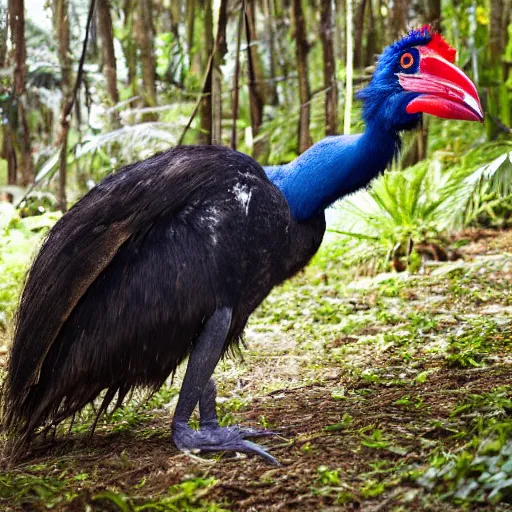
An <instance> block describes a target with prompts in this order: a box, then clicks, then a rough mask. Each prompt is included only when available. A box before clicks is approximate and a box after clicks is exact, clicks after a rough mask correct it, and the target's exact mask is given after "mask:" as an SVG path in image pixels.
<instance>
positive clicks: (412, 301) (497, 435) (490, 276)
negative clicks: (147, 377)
mask: <svg viewBox="0 0 512 512" xmlns="http://www.w3.org/2000/svg"><path fill="white" fill-rule="evenodd" d="M459 241H460V240H459ZM467 242H468V243H467V244H466V245H464V247H462V248H461V249H460V252H461V253H462V255H463V259H461V260H458V261H455V262H447V263H442V264H441V263H437V264H432V265H429V266H427V267H426V271H425V272H424V273H422V274H419V275H407V274H406V273H402V274H396V273H393V274H381V275H378V276H376V277H373V278H364V277H363V278H358V279H354V278H352V279H351V280H347V278H346V276H345V275H344V273H342V272H338V270H337V266H336V259H335V258H334V259H332V260H331V264H330V265H328V266H326V265H325V261H326V260H325V258H327V257H328V256H329V255H328V254H326V255H324V256H323V258H324V260H323V262H320V263H319V262H317V263H315V264H313V265H312V266H310V267H309V268H308V269H307V270H306V272H304V273H303V274H301V275H300V276H298V277H297V278H295V279H294V280H293V281H291V282H289V283H286V284H285V285H284V286H283V287H281V288H280V289H278V290H275V292H274V293H273V294H272V295H271V296H270V297H269V298H268V300H267V301H266V302H265V303H264V304H263V305H262V307H261V308H260V309H259V310H258V311H257V312H256V314H255V315H254V317H253V318H252V320H251V322H250V325H249V327H248V330H247V337H246V338H247V339H246V341H247V348H246V349H245V350H244V351H243V360H240V359H238V360H232V359H231V360H226V361H224V362H222V363H221V365H220V367H219V368H218V370H217V372H216V377H217V379H218V384H219V397H221V398H219V409H220V411H221V416H222V420H223V423H225V424H232V423H241V424H242V425H244V426H253V427H260V428H261V427H264V428H267V429H271V430H273V431H275V432H276V433H277V434H278V435H276V436H275V437H273V438H267V439H265V440H264V441H263V442H262V443H263V444H265V446H266V447H267V448H268V449H269V451H270V452H271V453H272V455H274V456H275V457H276V458H277V459H279V461H280V462H281V464H282V466H280V467H273V466H270V465H268V464H266V463H265V462H264V461H262V460H261V459H259V458H255V457H249V458H248V457H246V456H236V457H227V456H220V455H217V456H213V457H198V456H196V455H192V454H184V453H180V452H178V451H177V450H176V448H175V447H174V446H173V444H172V441H171V437H170V425H171V417H172V414H171V413H172V409H173V407H174V404H175V401H176V395H177V391H178V389H179V388H178V387H173V386H169V387H165V388H164V389H162V390H161V391H160V392H159V393H157V394H156V395H155V396H153V397H152V398H151V400H150V401H149V402H142V401H141V400H139V403H138V404H137V400H134V401H132V402H131V403H130V404H128V405H127V406H126V407H125V408H123V409H121V410H118V411H116V412H115V413H114V415H113V416H112V418H110V419H109V420H108V421H104V422H102V423H100V425H99V427H98V429H97V431H96V434H95V435H94V437H93V438H92V440H91V441H90V442H89V441H88V438H87V428H88V426H89V425H90V421H91V414H92V413H91V412H89V414H86V415H85V416H84V417H83V418H81V419H80V420H79V421H78V422H76V423H75V425H74V426H73V428H72V429H71V434H70V435H69V436H65V435H64V434H59V433H57V436H56V438H55V440H54V441H53V443H52V444H51V445H50V446H45V447H43V448H40V449H38V450H37V451H35V452H34V453H33V454H32V455H31V456H30V457H29V458H28V459H26V460H24V461H22V462H21V463H18V464H17V465H16V466H10V467H9V466H7V465H6V464H5V461H4V463H3V468H2V469H3V471H2V473H1V474H0V509H1V510H47V509H48V508H53V509H54V510H92V511H97V510H99V511H102V510H111V511H141V510H149V511H153V510H154V511H160V510H169V511H192V510H193V511H199V510H201V511H221V510H231V511H238V510H241V511H277V510H283V511H287V510H300V511H305V512H306V511H307V512H313V511H320V510H325V511H328V510H337V511H338V510H339V511H344V510H347V511H348V510H363V511H368V512H370V511H371V512H377V511H387V510H394V511H412V510H432V511H445V510H446V511H451V510H466V509H467V510H475V509H479V510H480V509H481V510H495V511H499V510H502V511H505V510H512V505H510V503H512V480H511V478H512V476H511V475H512V443H511V442H510V439H511V438H512V385H511V384H512V287H511V285H512V232H511V231H508V232H501V233H499V232H482V231H481V232H479V233H468V235H467ZM331 256H332V255H331ZM176 384H179V379H178V380H176V381H175V385H176Z"/></svg>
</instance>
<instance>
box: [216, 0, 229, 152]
mask: <svg viewBox="0 0 512 512" xmlns="http://www.w3.org/2000/svg"><path fill="white" fill-rule="evenodd" d="M227 11H228V0H222V1H221V4H220V8H219V22H218V23H217V37H216V40H215V57H214V59H213V69H212V73H213V76H212V118H213V119H212V143H213V144H222V72H221V69H220V67H221V66H222V65H223V64H224V57H225V55H226V53H227V51H228V47H227V43H226V28H227V24H228V12H227Z"/></svg>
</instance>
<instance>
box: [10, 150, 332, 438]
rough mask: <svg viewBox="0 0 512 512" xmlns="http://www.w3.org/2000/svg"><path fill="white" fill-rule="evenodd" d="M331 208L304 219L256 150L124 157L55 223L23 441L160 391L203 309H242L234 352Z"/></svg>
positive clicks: (35, 297) (30, 317) (304, 257)
mask: <svg viewBox="0 0 512 512" xmlns="http://www.w3.org/2000/svg"><path fill="white" fill-rule="evenodd" d="M324 230H325V220H324V216H323V214H322V215H320V216H317V217H315V218H314V219H312V220H310V221H307V222H303V223H300V224H299V223H296V222H294V221H293V220H292V219H291V216H290V211H289V208H288V205H287V203H286V200H285V198H284V196H283V195H282V194H281V192H280V191H279V190H278V189H277V188H276V187H275V186H274V185H273V184H272V183H271V182H270V181H269V180H268V178H267V176H266V175H265V172H264V171H263V169H262V168H261V166H260V165H259V164H258V163H256V162H255V161H254V160H253V159H252V158H250V157H248V156H246V155H243V154H241V153H238V152H235V151H231V150H229V149H227V148H222V147H214V146H185V147H179V148H176V149H173V150H171V151H168V152H166V153H163V154H160V155H157V156H155V157H153V158H150V159H148V160H145V161H143V162H139V163H136V164H133V165H130V166H128V167H125V168H123V169H122V170H121V171H119V172H118V173H116V174H114V175H112V176H109V177H108V178H106V179H105V180H103V181H102V182H101V183H100V184H99V185H98V186H97V187H95V188H94V189H93V190H91V191H90V192H89V193H88V194H87V195H86V196H84V197H83V198H82V199H81V200H80V201H79V202H78V203H77V204H76V205H75V206H74V207H73V208H71V210H70V211H69V212H68V213H67V214H66V215H64V216H63V217H62V219H61V220H60V221H59V222H58V223H57V224H56V225H55V226H54V228H53V229H52V230H51V231H50V233H49V235H48V237H47V239H46V241H45V242H44V244H43V246H42V248H41V251H40V253H39V254H38V256H37V257H36V259H35V261H34V263H33V266H32V268H31V270H30V272H29V274H28V278H27V282H26V285H25V288H24V290H23V294H22V298H21V302H20V306H19V311H18V314H17V318H16V328H15V335H14V343H13V347H12V352H11V358H10V362H9V367H8V376H7V380H6V384H5V388H4V403H3V406H4V424H5V426H6V428H7V430H8V431H9V432H10V434H11V436H12V438H16V439H17V441H16V445H17V446H18V447H19V446H21V445H22V444H24V443H26V442H28V441H29V440H30V439H31V437H32V436H33V434H34V433H35V432H36V431H37V430H38V429H39V428H40V427H42V426H44V425H49V424H57V423H59V422H61V421H62V420H64V419H65V418H67V417H69V416H72V415H73V414H75V413H76V412H77V411H79V410H80V409H82V408H83V407H84V406H85V405H86V404H87V403H88V402H90V401H92V400H94V399H95V398H96V397H97V396H98V395H99V394H100V393H101V392H102V391H104V390H107V392H106V398H105V400H104V403H102V406H101V408H100V411H99V414H100V413H101V412H103V411H104V410H105V409H106V408H107V407H108V405H109V403H110V401H112V400H113V398H114V397H115V395H116V393H117V395H118V402H117V406H119V405H120V403H121V402H122V400H123V399H124V397H125V396H126V395H127V393H128V392H129V391H130V390H133V389H134V388H136V387H138V386H142V387H146V388H149V389H153V390H154V389H157V388H158V387H160V386H161V385H162V384H163V382H164V381H165V380H166V378H167V377H168V376H169V375H170V374H171V373H173V372H174V370H175V369H176V367H177V366H178V365H179V363H180V362H182V361H183V360H184V359H185V358H186V357H187V355H188V354H189V353H190V351H191V348H192V347H193V345H194V342H195V341H196V339H197V337H198V336H199V334H200V332H201V330H202V327H203V326H204V324H205V322H206V320H207V319H208V318H209V317H210V316H211V315H212V314H213V312H214V311H215V310H216V309H217V308H220V307H224V306H229V307H231V308H233V312H234V313H233V321H232V325H231V331H230V334H229V337H228V341H227V343H226V346H225V350H227V349H228V348H229V346H230V345H232V344H233V343H236V342H237V341H238V340H239V339H240V337H241V336H242V333H243V329H244V327H245V324H246V322H247V319H248V317H249V315H250V314H251V313H252V311H254V309H255V308H256V307H257V306H258V305H259V304H260V303H261V301H262V300H263V299H264V298H265V297H266V296H267V294H268V293H269V292H270V290H271V289H272V288H273V287H274V286H275V285H276V284H278V283H280V282H282V281H283V280H285V279H286V278H288V277H290V276H291V275H293V274H294V273H296V272H297V271H298V270H300V269H301V268H302V267H303V266H304V265H305V264H306V263H307V262H308V261H309V259H310V258H311V257H312V256H313V254H314V253H315V252H316V250H317V249H318V246H319V245H320V243H321V240H322V237H323V234H324Z"/></svg>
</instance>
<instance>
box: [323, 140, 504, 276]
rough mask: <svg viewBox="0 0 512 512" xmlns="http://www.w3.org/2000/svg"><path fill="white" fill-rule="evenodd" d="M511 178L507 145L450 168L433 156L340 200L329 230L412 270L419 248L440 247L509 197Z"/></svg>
mask: <svg viewBox="0 0 512 512" xmlns="http://www.w3.org/2000/svg"><path fill="white" fill-rule="evenodd" d="M511 177H512V143H510V142H494V143H488V144H485V145H482V146H480V147H479V148H477V149H474V150H471V151H469V152H468V153H467V154H466V155H465V156H464V157H463V158H461V159H460V161H458V162H456V163H455V164H454V163H453V162H452V161H448V162H447V161H446V159H445V158H444V156H443V154H441V153H439V152H438V153H435V154H434V156H433V157H432V158H431V159H429V160H425V161H422V162H420V163H418V164H416V165H415V166H413V167H410V168H407V169H405V170H404V171H399V170H393V171H389V172H387V173H385V174H384V175H382V176H381V177H379V178H377V179H376V180H374V181H373V183H372V185H371V187H370V189H368V190H363V191H360V192H357V193H356V194H354V195H352V196H351V197H349V198H347V199H345V200H344V201H342V202H341V204H340V205H339V207H338V211H337V220H336V221H335V222H334V227H333V228H332V229H331V231H332V232H334V233H337V234H339V235H342V236H343V237H344V238H353V239H355V240H357V244H355V246H354V247H352V248H351V250H352V251H357V253H358V254H362V253H364V254H366V255H367V257H369V258H377V259H382V257H383V256H384V260H385V261H394V265H395V268H398V267H401V266H404V267H407V266H408V267H409V268H412V270H414V269H415V268H416V267H417V266H418V265H419V264H420V262H421V260H420V259H419V258H418V253H417V247H418V244H423V243H433V244H437V245H442V243H443V239H444V237H445V234H446V233H448V232H450V231H452V230H454V229H456V228H461V227H463V226H465V225H468V224H470V223H471V222H473V221H474V220H475V219H477V218H478V216H479V215H480V214H481V213H482V212H489V210H490V209H492V208H493V207H497V206H498V204H501V201H502V200H503V199H504V198H507V197H509V196H510V195H511V194H512V179H511ZM365 246H366V247H367V248H368V249H369V250H366V251H365V249H364V247H365ZM347 252H349V253H350V250H348V251H347Z"/></svg>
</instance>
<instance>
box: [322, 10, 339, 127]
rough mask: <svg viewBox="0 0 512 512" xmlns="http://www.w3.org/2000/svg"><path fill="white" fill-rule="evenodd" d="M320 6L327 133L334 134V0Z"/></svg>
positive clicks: (336, 96)
mask: <svg viewBox="0 0 512 512" xmlns="http://www.w3.org/2000/svg"><path fill="white" fill-rule="evenodd" d="M320 8H321V13H320V39H321V41H322V50H323V61H324V87H325V89H326V92H325V134H326V135H334V134H335V133H336V114H337V110H338V88H337V84H336V63H335V60H334V44H333V32H334V30H333V16H332V15H333V10H332V1H331V0H326V1H322V2H321V7H320Z"/></svg>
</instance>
